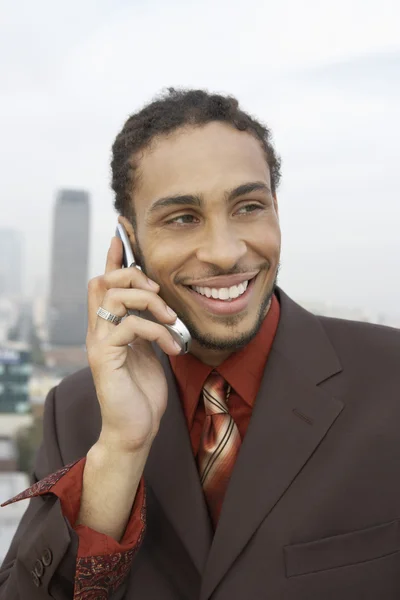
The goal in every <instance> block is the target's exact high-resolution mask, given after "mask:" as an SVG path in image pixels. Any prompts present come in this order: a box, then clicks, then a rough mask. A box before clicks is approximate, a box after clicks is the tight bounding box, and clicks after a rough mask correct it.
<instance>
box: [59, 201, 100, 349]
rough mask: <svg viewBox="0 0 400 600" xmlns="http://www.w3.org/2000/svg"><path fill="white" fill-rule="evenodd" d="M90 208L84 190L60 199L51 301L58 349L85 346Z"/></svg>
mask: <svg viewBox="0 0 400 600" xmlns="http://www.w3.org/2000/svg"><path fill="white" fill-rule="evenodd" d="M89 209H90V207H89V195H88V193H87V192H85V191H83V190H61V191H60V192H59V194H58V196H57V200H56V206H55V212H54V224H53V239H52V249H51V257H52V263H51V278H50V301H49V318H50V325H49V342H50V344H51V345H54V346H80V345H84V344H85V338H86V329H87V282H88V262H89V217H90V210H89Z"/></svg>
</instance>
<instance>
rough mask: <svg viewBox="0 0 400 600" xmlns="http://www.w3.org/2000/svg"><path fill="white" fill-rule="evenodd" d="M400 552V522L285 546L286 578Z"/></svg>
mask: <svg viewBox="0 0 400 600" xmlns="http://www.w3.org/2000/svg"><path fill="white" fill-rule="evenodd" d="M398 550H400V526H399V521H398V520H396V521H391V522H390V523H384V524H383V525H377V526H375V527H368V528H367V529H360V530H358V531H352V532H350V533H344V534H340V535H334V536H332V537H327V538H323V539H320V540H316V541H313V542H306V543H302V544H291V545H289V546H285V548H284V555H285V566H286V577H295V576H296V575H305V574H307V573H314V572H317V571H324V570H327V569H333V568H337V567H344V566H347V565H352V564H357V563H361V562H365V561H368V560H373V559H376V558H382V557H383V556H387V555H388V554H392V553H394V552H397V551H398Z"/></svg>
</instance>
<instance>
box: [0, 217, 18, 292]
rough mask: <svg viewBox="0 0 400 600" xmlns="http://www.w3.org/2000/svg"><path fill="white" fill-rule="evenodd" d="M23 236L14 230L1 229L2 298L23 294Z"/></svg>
mask: <svg viewBox="0 0 400 600" xmlns="http://www.w3.org/2000/svg"><path fill="white" fill-rule="evenodd" d="M22 245H23V240H22V234H21V233H20V232H19V231H15V230H14V229H0V296H20V295H21V293H22V268H23V267H22V262H23V257H22Z"/></svg>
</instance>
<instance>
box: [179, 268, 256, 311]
mask: <svg viewBox="0 0 400 600" xmlns="http://www.w3.org/2000/svg"><path fill="white" fill-rule="evenodd" d="M257 276H258V274H257V275H256V276H255V277H252V278H251V279H247V280H246V281H242V282H240V283H239V284H237V285H232V286H230V287H202V286H195V285H194V286H185V287H186V289H187V290H188V291H189V293H190V294H191V295H192V298H193V300H194V301H195V302H196V303H197V304H199V305H200V306H201V307H202V308H204V309H206V310H207V311H208V312H211V313H214V314H218V315H232V314H235V313H238V312H241V311H243V310H244V309H245V308H246V307H247V305H248V303H249V301H250V299H251V296H252V293H253V289H254V284H255V281H256V279H257Z"/></svg>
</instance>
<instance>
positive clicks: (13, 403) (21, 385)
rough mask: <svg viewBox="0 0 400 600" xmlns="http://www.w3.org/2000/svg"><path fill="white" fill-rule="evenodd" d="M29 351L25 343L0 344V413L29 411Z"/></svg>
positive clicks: (24, 412) (30, 370)
mask: <svg viewBox="0 0 400 600" xmlns="http://www.w3.org/2000/svg"><path fill="white" fill-rule="evenodd" d="M31 373H32V364H31V353H30V350H28V348H27V346H26V345H25V344H21V343H11V342H8V343H7V344H2V345H1V346H0V413H1V414H3V413H11V414H19V415H21V414H22V415H23V414H26V413H27V412H29V410H30V406H29V380H30V377H31Z"/></svg>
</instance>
